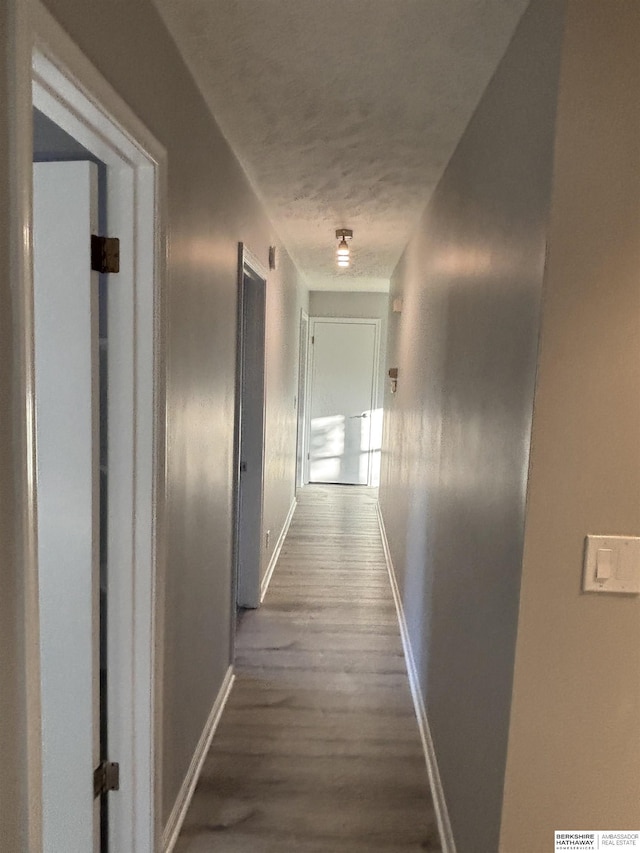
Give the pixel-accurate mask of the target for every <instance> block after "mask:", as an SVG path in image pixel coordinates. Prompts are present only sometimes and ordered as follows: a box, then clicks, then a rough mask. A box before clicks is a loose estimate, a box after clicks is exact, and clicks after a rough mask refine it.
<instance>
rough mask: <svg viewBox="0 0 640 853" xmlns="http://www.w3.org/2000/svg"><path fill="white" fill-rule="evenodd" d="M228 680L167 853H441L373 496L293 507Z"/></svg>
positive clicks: (365, 492)
mask: <svg viewBox="0 0 640 853" xmlns="http://www.w3.org/2000/svg"><path fill="white" fill-rule="evenodd" d="M236 673H237V680H236V683H235V685H234V688H233V691H232V693H231V696H230V698H229V701H228V704H227V707H226V709H225V711H224V713H223V716H222V720H221V722H220V725H219V728H218V731H217V732H216V735H215V737H214V740H213V744H212V747H211V750H210V752H209V755H208V757H207V759H206V762H205V765H204V768H203V772H202V775H201V778H200V781H199V783H198V786H197V788H196V791H195V794H194V797H193V800H192V803H191V806H190V809H189V812H188V814H187V817H186V820H185V823H184V826H183V829H182V833H181V835H180V838H179V840H178V844H177V846H176V848H175V850H176V853H212V851H216V853H217V851H220V853H410V851H421V853H425V851H429V853H435V851H440V844H439V840H438V832H437V828H436V820H435V816H434V811H433V805H432V801H431V795H430V793H429V784H428V780H427V773H426V768H425V763H424V758H423V754H422V749H421V745H420V739H419V735H418V727H417V723H416V720H415V716H414V712H413V706H412V703H411V696H410V693H409V686H408V681H407V675H406V669H405V665H404V659H403V654H402V644H401V641H400V635H399V632H398V625H397V619H396V614H395V609H394V605H393V599H392V596H391V589H390V585H389V580H388V577H387V573H386V569H385V563H384V555H383V551H382V544H381V541H380V533H379V530H378V525H377V521H376V513H375V493H374V491H373V490H371V489H364V488H357V487H349V486H342V487H341V486H333V487H330V486H327V487H319V486H314V487H308V488H306V489H304V490H303V491H302V492H301V493H300V494H299V496H298V508H297V510H296V513H295V515H294V518H293V522H292V524H291V528H290V531H289V534H288V536H287V539H286V542H285V544H284V547H283V549H282V553H281V555H280V559H279V562H278V565H277V567H276V571H275V573H274V576H273V579H272V581H271V586H270V588H269V591H268V593H267V597H266V599H265V602H264V604H263V606H262V607H261V608H260V609H259V610H256V611H247V612H246V613H245V614H244V615H243V617H242V619H241V622H240V626H239V631H238V637H237V655H236ZM185 701H187V700H185Z"/></svg>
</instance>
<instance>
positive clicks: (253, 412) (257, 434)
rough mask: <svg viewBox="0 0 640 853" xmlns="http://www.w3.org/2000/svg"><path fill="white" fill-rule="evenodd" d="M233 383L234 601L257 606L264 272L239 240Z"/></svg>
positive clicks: (261, 457)
mask: <svg viewBox="0 0 640 853" xmlns="http://www.w3.org/2000/svg"><path fill="white" fill-rule="evenodd" d="M239 257H240V281H239V301H238V311H239V313H238V335H239V340H238V356H239V357H238V387H237V394H238V400H237V404H238V405H237V413H236V417H237V423H236V430H237V433H238V435H237V439H236V440H237V442H238V452H237V459H236V466H237V473H236V476H237V482H236V492H237V498H236V500H237V508H236V519H235V560H236V587H237V589H236V602H235V603H236V604H237V606H238V607H249V608H253V607H258V606H259V604H260V581H261V569H262V554H263V551H262V500H263V482H264V418H265V340H266V337H265V334H266V298H267V297H266V272H265V271H264V270H262V267H261V266H260V265H259V263H258V262H257V261H256V260H255V258H253V256H252V255H251V254H250V253H249V252H248V250H247V249H246V248H245V247H244V246H242V244H241V245H240V249H239Z"/></svg>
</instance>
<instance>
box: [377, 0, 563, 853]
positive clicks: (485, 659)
mask: <svg viewBox="0 0 640 853" xmlns="http://www.w3.org/2000/svg"><path fill="white" fill-rule="evenodd" d="M563 10H564V4H563V3H559V2H557V0H534V2H533V3H532V5H531V6H530V7H529V9H528V11H527V12H526V13H525V15H524V17H523V19H522V21H521V23H520V25H519V27H518V29H517V31H516V33H515V35H514V38H513V41H512V43H511V45H510V47H509V49H508V50H507V53H506V55H505V57H504V59H503V61H502V63H501V65H500V66H499V68H498V70H497V72H496V74H495V76H494V79H493V80H492V82H491V83H490V85H489V87H488V89H487V91H486V93H485V95H484V96H483V98H482V100H481V102H480V104H479V106H478V109H477V111H476V113H475V115H474V117H473V118H472V120H471V122H470V124H469V126H468V128H467V131H466V132H465V135H464V137H463V139H462V141H461V142H460V144H459V146H458V148H457V150H456V152H455V154H454V156H453V157H452V160H451V162H450V163H449V165H448V167H447V169H446V171H445V174H444V176H443V178H442V180H441V182H440V184H439V185H438V187H437V189H436V191H435V193H434V195H433V197H432V199H431V201H430V203H429V205H428V207H427V210H426V212H425V214H424V216H423V218H422V221H421V222H420V225H419V227H418V230H417V232H416V234H415V236H414V237H413V239H412V240H411V241H410V243H409V245H408V247H407V250H406V251H405V253H404V256H403V258H402V260H401V262H400V264H399V266H398V268H397V270H396V272H395V274H394V276H393V279H392V296H399V297H403V299H404V307H403V312H402V314H401V315H396V316H395V317H391V318H390V337H389V353H388V361H389V363H392V362H395V364H397V366H398V367H399V382H398V392H397V394H396V396H395V397H391V396H390V395H387V398H386V401H385V404H386V428H385V440H384V442H383V467H382V483H381V490H380V503H381V506H382V511H383V515H384V520H385V525H386V529H387V534H388V538H389V543H390V548H391V553H392V557H393V561H394V565H395V569H396V572H397V575H398V582H399V587H400V590H401V594H402V598H403V602H404V608H405V611H406V617H407V622H408V626H409V632H410V636H411V642H412V645H413V650H414V654H415V657H416V662H417V668H418V670H419V677H420V680H421V688H422V692H423V695H424V699H425V704H426V708H427V712H428V716H429V721H430V724H431V727H432V734H433V739H434V743H435V749H436V754H437V758H438V763H439V768H440V773H441V777H442V782H443V786H444V792H445V796H446V800H447V803H448V806H449V812H450V817H451V821H452V826H453V832H454V836H455V840H456V843H457V847H458V853H490V851H495V850H497V848H498V838H499V830H500V815H501V806H502V791H503V783H504V773H505V761H506V749H507V736H508V726H509V711H510V701H511V689H512V673H513V660H514V651H515V641H516V626H517V619H518V598H519V590H520V570H521V561H522V549H523V527H524V514H525V486H526V477H527V466H528V458H529V439H530V428H531V417H532V403H533V391H534V379H535V370H536V354H537V342H538V322H539V304H540V294H541V287H542V279H543V270H544V260H545V241H546V233H547V222H548V207H549V197H550V189H551V177H552V159H553V139H554V116H555V108H556V92H557V81H558V69H559V54H560V41H561V33H562V18H563ZM512 849H517V848H512Z"/></svg>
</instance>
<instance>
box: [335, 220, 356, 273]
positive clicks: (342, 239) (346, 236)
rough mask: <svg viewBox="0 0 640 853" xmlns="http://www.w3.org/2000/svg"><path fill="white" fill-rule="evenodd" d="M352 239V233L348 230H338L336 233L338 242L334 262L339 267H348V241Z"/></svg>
mask: <svg viewBox="0 0 640 853" xmlns="http://www.w3.org/2000/svg"><path fill="white" fill-rule="evenodd" d="M352 238H353V231H352V230H351V229H350V228H338V230H337V231H336V240H338V241H339V242H338V248H337V249H336V261H337V264H338V266H339V267H342V268H346V267H348V266H349V261H350V252H349V242H348V241H349V240H351V239H352Z"/></svg>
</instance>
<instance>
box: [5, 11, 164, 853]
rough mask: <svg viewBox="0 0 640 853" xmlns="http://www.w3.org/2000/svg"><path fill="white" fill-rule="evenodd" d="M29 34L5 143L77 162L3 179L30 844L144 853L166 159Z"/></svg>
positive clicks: (48, 33) (126, 115) (154, 748)
mask: <svg viewBox="0 0 640 853" xmlns="http://www.w3.org/2000/svg"><path fill="white" fill-rule="evenodd" d="M31 23H32V26H33V33H29V43H31V41H32V38H33V40H34V41H35V43H36V44H37V45H38V46H37V48H36V50H35V51H34V53H33V56H32V58H31V62H32V66H31V69H30V72H31V81H32V87H31V92H32V97H31V99H30V103H29V104H28V107H27V104H26V103H25V104H24V105H23V106H22V107H21V109H23V110H24V113H23V123H22V124H21V125H20V126H21V128H22V130H21V132H22V133H23V134H24V136H23V137H22V143H23V144H24V145H25V146H27V147H28V144H27V141H28V140H30V138H31V128H32V127H33V123H32V119H33V114H32V105H33V107H35V108H36V109H37V110H38V115H40V116H41V117H42V120H43V121H44V122H45V123H48V125H49V130H52V131H53V133H54V135H56V136H57V138H58V141H59V140H60V139H64V140H65V145H67V144H71V145H72V147H75V148H76V149H77V150H76V151H74V152H73V153H72V155H69V152H68V151H67V152H66V153H65V152H62V151H61V150H55V151H54V152H53V156H50V157H48V158H44V159H49V160H58V161H60V160H73V161H78V159H79V158H80V159H81V160H82V161H83V162H48V163H42V164H38V166H37V167H35V173H34V174H33V175H32V174H30V173H28V172H27V163H26V161H25V162H24V163H21V166H22V168H23V169H24V174H22V175H21V181H22V182H23V184H24V186H26V187H29V186H31V185H32V178H33V187H34V194H33V197H32V198H29V197H25V201H24V208H23V209H21V216H23V218H24V221H25V222H27V223H30V222H33V228H34V247H35V251H34V253H33V257H32V254H31V245H30V242H29V240H28V239H27V240H26V241H25V244H24V246H23V250H22V251H23V255H24V259H25V266H24V269H25V273H24V288H25V292H27V293H29V294H31V296H30V298H31V299H33V304H34V322H33V325H32V326H31V325H30V317H29V318H28V319H27V323H26V325H27V328H26V330H25V331H26V335H27V338H30V339H31V346H32V349H31V351H30V358H31V367H30V371H27V375H29V372H30V373H31V376H32V377H33V381H28V387H27V388H26V389H25V399H26V400H27V401H28V403H27V404H28V406H30V407H32V408H33V410H35V412H36V422H35V424H33V428H32V431H31V434H30V435H29V438H28V440H29V441H30V443H31V446H32V447H33V448H34V457H35V463H36V465H35V470H36V472H37V474H38V476H37V477H36V478H34V483H33V487H32V489H31V490H30V492H29V493H28V501H29V513H30V516H31V517H32V518H33V520H34V526H35V528H36V530H37V532H38V536H39V538H40V547H39V548H38V550H37V552H36V553H35V557H36V566H37V570H36V572H35V574H34V578H35V579H36V590H37V599H35V600H34V601H33V603H32V605H31V606H32V607H33V608H34V610H33V614H29V616H30V618H34V619H35V620H36V621H37V622H38V625H39V634H40V641H39V645H38V647H37V648H35V647H34V646H32V647H31V649H30V655H31V665H32V666H33V667H34V668H37V669H38V670H39V673H40V678H39V685H40V691H39V692H40V700H41V701H40V706H41V711H39V712H38V714H37V715H36V714H33V716H32V720H33V723H32V725H33V727H34V731H33V736H34V740H36V739H37V741H41V743H42V768H43V772H42V775H41V777H40V780H39V784H37V785H34V789H35V790H41V792H42V821H43V825H42V829H41V830H40V829H38V828H37V827H36V826H35V824H34V838H35V837H37V836H38V835H40V834H42V838H43V849H44V851H45V853H49V851H51V853H57V851H58V850H60V849H62V848H64V849H65V850H69V851H70V853H72V851H73V853H75V851H76V850H77V851H78V853H88V851H97V850H101V853H107V851H108V850H111V851H115V850H128V851H132V853H148V851H149V850H153V849H156V848H157V839H158V838H159V837H160V832H159V829H160V826H159V822H160V814H159V811H158V809H157V806H156V804H157V802H158V800H159V793H160V792H159V790H158V784H157V780H158V779H160V778H161V773H160V765H159V757H160V749H159V727H158V726H157V725H156V719H157V718H159V716H160V706H159V697H160V696H161V690H160V683H159V681H160V679H159V677H157V676H158V675H159V673H160V672H161V669H160V667H161V661H160V660H159V659H158V657H157V656H156V653H155V649H156V648H157V647H158V646H161V637H162V625H161V618H160V617H161V612H162V611H161V607H162V602H161V599H160V597H159V595H158V591H159V590H161V583H160V581H161V566H162V548H161V543H162V538H161V518H162V506H163V499H164V498H163V496H164V482H163V472H164V459H163V453H164V451H163V447H164V435H163V425H164V416H163V414H162V412H163V407H164V398H163V390H162V389H163V387H164V380H163V373H164V370H163V366H162V360H161V355H160V354H161V352H162V346H163V338H164V335H163V332H162V316H163V309H162V303H161V299H160V293H161V281H162V279H163V276H164V261H163V258H164V251H163V244H164V230H163V229H164V224H163V213H162V211H163V199H164V196H165V192H166V190H165V184H164V181H165V160H166V157H165V154H164V151H163V150H162V148H161V147H160V146H159V145H158V144H157V143H156V142H155V140H154V139H153V138H152V137H151V136H150V135H149V134H148V133H147V131H146V130H145V129H144V128H143V127H142V126H141V125H140V123H139V122H138V120H137V119H136V118H135V116H133V114H132V113H131V112H130V111H129V109H128V107H126V105H125V104H124V103H123V102H121V101H120V100H119V99H118V97H117V96H116V95H115V93H114V92H113V90H112V89H111V87H110V86H109V85H108V84H107V83H106V82H105V81H104V80H103V79H102V78H101V77H100V75H99V74H98V72H97V71H96V70H95V69H94V68H93V66H91V65H90V63H89V62H88V61H87V60H86V58H85V57H84V56H83V55H82V54H81V53H80V52H79V51H78V49H77V48H76V47H75V45H73V43H72V42H71V41H70V40H69V38H68V36H67V35H66V34H65V33H64V32H63V31H62V30H61V29H60V27H59V26H58V25H57V24H56V22H55V21H54V20H53V19H52V18H51V17H50V16H49V15H48V13H47V12H46V10H44V8H43V7H41V6H40V5H39V4H35V5H34V8H33V18H32V21H31ZM26 70H27V69H26V68H24V69H22V68H21V69H20V72H19V73H22V71H24V72H25V74H26ZM25 91H26V87H25ZM26 100H27V99H26V98H25V101H26ZM38 121H39V119H38ZM36 130H37V128H36ZM36 135H37V134H36ZM54 148H55V146H54ZM45 172H47V174H46V176H45V174H44V173H45ZM54 172H56V173H57V174H55V175H54ZM98 186H99V187H100V192H98ZM72 196H75V202H74V203H71V201H72V198H71V197H72ZM100 197H101V198H102V201H103V202H104V204H103V206H102V209H101V205H100V204H99V198H100ZM92 199H93V205H92ZM74 216H75V217H77V218H76V219H75V220H74V219H73V217H74ZM92 220H93V221H92ZM56 228H59V229H60V232H61V233H62V234H63V235H65V236H63V238H60V235H58V237H56V236H55V234H54V232H55V230H56ZM103 229H105V230H106V229H108V233H109V234H110V235H112V236H117V237H118V238H119V240H120V270H119V273H118V278H117V286H114V287H111V286H107V287H106V288H104V287H100V285H99V284H98V273H95V272H94V273H92V272H91V267H92V258H91V254H92V251H91V249H92V234H99V232H100V231H101V230H103ZM29 231H30V229H29V228H25V229H24V233H25V235H27V234H28V233H29ZM67 239H68V240H75V245H73V246H71V245H70V244H66V243H64V241H65V240H67ZM56 253H57V254H56ZM32 261H33V268H34V278H33V279H32V278H31V276H30V274H29V271H30V269H31V262H32ZM56 271H59V272H60V275H58V276H57V277H56V275H55V272H56ZM72 273H73V274H72ZM107 278H108V277H107ZM103 284H104V282H103ZM99 288H100V296H99V293H98V289H99ZM100 308H101V309H102V310H100ZM107 329H108V341H109V344H108V347H107V346H106V340H107ZM100 337H102V347H101V346H100ZM107 398H108V404H107V402H106V400H107ZM107 411H108V414H107ZM101 421H102V423H101ZM28 422H30V421H29V420H28ZM31 423H32V422H31ZM101 427H102V428H101ZM107 448H108V456H107V455H106V451H107ZM101 451H102V457H101ZM101 480H102V482H101ZM107 481H108V485H107ZM101 486H102V488H101ZM100 563H103V572H102V576H101V575H100ZM101 586H102V595H101V594H100V587H101ZM101 599H102V602H103V612H102V620H101V618H100V601H101ZM38 605H39V607H38ZM101 622H102V630H101ZM105 628H106V630H105ZM101 639H102V640H103V642H102V644H101V642H100V641H101ZM101 645H102V661H101V660H100V658H101V652H100V648H101ZM101 662H102V664H103V666H102V669H103V672H102V674H101V673H100V669H101V667H100V664H101ZM101 675H102V681H103V690H102V691H100V681H101V677H100V676H101ZM105 676H106V677H105ZM107 684H108V690H107V689H106V687H107ZM101 694H102V697H103V700H104V701H103V708H102V711H103V714H102V718H103V720H102V721H103V726H102V729H103V730H102V754H100V746H101V743H100V741H101V738H100V734H101V732H100V728H101V726H100V695H101ZM69 697H72V700H73V701H72V702H71V703H69ZM36 727H37V731H36V730H35V729H36ZM107 747H108V753H107V752H106V749H107ZM106 758H109V762H110V764H111V765H116V764H117V765H118V768H117V769H119V780H118V779H117V773H116V767H115V766H109V767H108V768H107V767H101V766H100V765H101V763H102V759H106ZM105 763H106V762H105ZM34 764H35V763H34ZM36 766H37V772H40V768H39V765H36ZM34 769H35V768H34ZM95 771H99V772H98V773H95ZM32 773H33V771H32ZM61 780H64V784H61ZM118 781H119V784H118ZM103 782H104V783H105V784H104V786H103V785H102V783H103ZM94 783H96V788H95V789H94ZM106 789H112V790H113V793H112V794H111V793H110V794H109V795H108V797H109V806H108V808H106V799H105V798H106V797H107V794H106ZM116 789H117V790H116ZM36 816H37V815H36ZM101 816H102V819H101Z"/></svg>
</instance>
